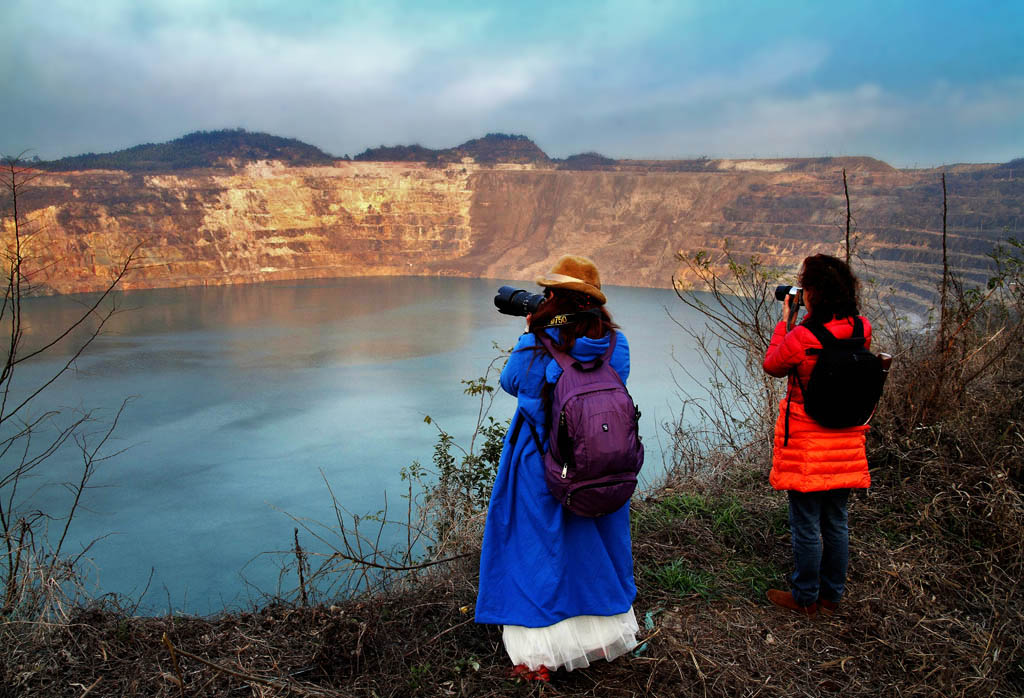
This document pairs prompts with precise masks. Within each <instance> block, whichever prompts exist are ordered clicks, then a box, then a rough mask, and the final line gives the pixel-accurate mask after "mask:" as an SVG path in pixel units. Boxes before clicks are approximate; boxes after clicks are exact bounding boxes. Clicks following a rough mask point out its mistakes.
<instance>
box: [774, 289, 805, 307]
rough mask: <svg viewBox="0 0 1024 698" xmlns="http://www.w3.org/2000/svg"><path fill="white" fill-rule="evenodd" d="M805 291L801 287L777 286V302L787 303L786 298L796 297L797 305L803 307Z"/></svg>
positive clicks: (795, 302)
mask: <svg viewBox="0 0 1024 698" xmlns="http://www.w3.org/2000/svg"><path fill="white" fill-rule="evenodd" d="M803 291H804V290H803V289H802V288H800V287H799V286H776V287H775V300H777V301H785V300H786V296H794V304H795V305H803V302H804V294H803Z"/></svg>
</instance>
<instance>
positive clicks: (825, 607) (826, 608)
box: [818, 599, 839, 616]
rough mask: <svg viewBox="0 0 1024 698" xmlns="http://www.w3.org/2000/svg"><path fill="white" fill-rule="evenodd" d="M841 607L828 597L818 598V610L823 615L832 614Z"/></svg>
mask: <svg viewBox="0 0 1024 698" xmlns="http://www.w3.org/2000/svg"><path fill="white" fill-rule="evenodd" d="M838 609H839V604H837V603H836V602H835V601H828V600H826V599H818V612H819V613H821V615H823V616H831V615H832V614H833V613H835V612H836V611H837V610H838Z"/></svg>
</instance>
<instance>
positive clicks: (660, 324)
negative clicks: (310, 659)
mask: <svg viewBox="0 0 1024 698" xmlns="http://www.w3.org/2000/svg"><path fill="white" fill-rule="evenodd" d="M504 283H511V284H513V285H515V286H517V287H523V288H529V289H531V290H533V288H532V284H523V283H522V282H519V283H515V282H508V281H492V280H469V279H436V278H369V279H337V280H326V281H309V282H290V283H272V284H261V285H252V286H235V287H220V288H188V289H166V290H152V291H134V292H129V293H124V294H121V295H120V297H119V301H118V302H119V305H120V306H121V307H122V309H123V311H122V312H120V313H119V314H117V315H116V316H115V317H114V319H113V320H112V321H111V322H110V323H109V324H108V326H107V328H106V331H105V333H104V334H103V335H102V336H100V337H99V338H98V339H97V340H96V341H95V342H94V343H93V344H92V346H90V347H89V349H88V351H87V353H86V354H85V355H83V356H82V357H80V358H79V359H78V360H77V361H76V362H75V363H74V370H73V371H72V372H69V373H68V374H66V375H65V376H64V377H62V378H61V379H60V380H58V381H57V382H56V383H54V384H53V385H52V386H51V387H50V388H49V389H47V391H46V392H45V393H44V394H43V395H42V397H41V398H39V399H38V400H37V402H36V403H35V404H34V405H33V412H35V413H37V414H38V413H39V412H41V411H42V410H44V409H62V410H63V413H62V415H61V417H59V418H58V419H63V420H66V419H68V418H70V415H72V414H73V413H75V412H76V411H80V410H88V409H91V410H94V411H95V412H94V414H96V416H97V417H98V418H100V421H99V422H97V424H96V425H95V428H93V429H92V432H93V433H94V436H93V437H92V442H93V443H95V440H96V439H97V438H98V434H99V433H100V431H101V430H102V428H103V424H104V423H105V422H104V420H109V418H110V417H111V416H112V413H113V412H114V411H116V409H117V407H118V406H119V405H120V404H121V401H122V400H123V399H124V398H126V397H129V396H131V399H130V401H129V404H128V406H127V408H126V409H125V411H124V414H123V415H122V417H121V420H120V422H119V425H118V427H117V430H116V432H115V436H114V438H113V439H112V440H111V442H110V443H109V444H108V448H107V452H112V451H116V450H120V449H127V450H126V451H125V452H124V453H121V454H120V455H118V456H116V457H114V458H112V459H110V460H108V461H105V462H103V463H102V465H101V467H100V468H99V469H98V471H97V474H96V477H95V479H94V480H93V485H94V486H95V487H94V488H92V489H90V490H89V491H88V492H87V494H86V497H85V502H86V505H87V507H88V509H87V510H84V511H82V512H80V514H79V515H78V517H77V518H76V520H75V523H74V526H73V527H72V529H71V537H72V538H73V540H72V541H71V546H72V547H71V548H70V551H71V552H74V551H76V550H79V549H81V548H82V547H83V546H85V545H87V544H88V543H89V542H90V541H93V540H95V539H97V538H102V539H101V540H99V541H98V542H97V543H96V544H95V545H94V546H93V547H92V549H91V550H90V551H89V557H90V558H92V559H93V561H94V570H95V573H96V577H97V581H98V585H99V588H100V589H101V590H102V591H104V592H113V593H118V594H125V595H129V596H131V595H138V594H139V593H141V591H142V590H143V588H145V586H146V584H147V580H148V579H149V577H150V574H151V570H152V576H153V581H152V584H151V585H150V589H149V591H148V592H147V594H146V597H145V599H144V600H143V605H142V609H143V610H146V611H150V612H161V611H166V610H167V609H168V607H171V608H173V609H174V610H181V611H185V612H190V613H209V612H213V611H216V610H219V609H221V608H224V607H225V606H234V605H241V604H245V603H247V601H248V599H249V598H250V594H251V593H252V592H253V591H254V590H261V591H266V592H272V591H274V589H275V588H276V585H277V578H278V568H277V564H276V563H275V562H274V560H273V559H272V558H264V557H258V556H259V554H260V553H262V552H265V551H271V550H278V549H289V548H290V547H291V545H292V529H293V527H294V524H293V522H292V521H291V520H290V519H289V518H288V517H287V516H286V515H285V513H283V512H288V513H290V514H293V515H295V516H300V517H306V518H311V519H315V520H320V521H330V520H332V519H333V510H332V508H331V501H330V497H329V495H328V492H327V490H326V487H325V485H324V483H323V479H322V476H321V471H323V474H324V476H326V477H327V478H328V479H329V480H330V482H331V484H332V486H333V487H334V490H335V493H336V494H337V495H338V496H339V499H340V500H341V503H342V504H343V505H344V506H345V507H346V508H347V509H348V510H350V511H353V512H367V513H370V512H376V511H378V510H379V509H381V508H382V506H383V504H384V493H385V492H389V493H390V494H389V495H388V496H389V502H390V503H391V504H392V506H394V505H395V504H396V503H398V502H401V500H400V497H399V494H400V493H401V492H403V491H404V487H403V486H402V483H401V482H400V478H399V471H400V469H401V468H402V467H403V466H407V465H409V464H410V463H411V462H412V461H414V460H418V461H420V462H422V463H425V464H426V463H429V461H430V456H431V453H432V448H433V444H434V442H435V439H436V435H437V432H436V429H435V427H433V426H431V425H428V424H425V423H424V416H425V415H430V416H431V417H432V418H433V419H434V420H436V422H438V423H439V424H441V425H442V426H443V427H444V428H445V429H446V430H447V431H449V432H451V433H452V434H453V435H455V437H456V439H457V440H459V441H462V440H465V439H468V435H469V432H470V430H471V429H472V425H473V424H474V423H475V417H476V412H477V407H478V403H477V401H476V400H475V399H474V398H471V397H468V396H464V395H463V394H462V389H463V387H464V386H463V385H462V384H461V382H460V381H462V380H463V379H469V378H476V377H478V376H481V375H483V372H484V371H485V370H486V367H487V365H488V363H489V362H490V361H491V359H493V358H494V357H495V356H496V354H497V353H498V352H497V351H496V350H495V349H494V347H493V344H494V343H495V342H497V343H498V344H499V345H500V346H502V347H506V348H507V347H511V346H512V345H513V344H514V343H515V341H516V339H517V337H518V335H519V333H520V332H521V331H522V324H523V321H522V319H520V318H511V317H508V316H503V315H500V314H498V313H497V312H496V311H495V310H494V308H493V305H492V301H491V299H492V298H493V295H494V292H495V290H496V289H497V287H498V286H499V285H501V284H504ZM608 297H609V308H610V309H611V311H612V313H613V315H614V317H615V319H616V320H617V321H618V322H619V323H620V324H621V325H622V326H623V330H624V331H625V332H626V334H627V337H628V338H629V342H630V346H631V350H632V364H633V367H632V373H631V376H630V381H629V388H630V391H631V393H632V394H633V396H634V398H635V399H636V401H637V402H638V403H639V404H640V405H641V408H642V409H643V412H644V418H643V420H642V425H641V426H642V431H643V434H644V438H645V444H646V447H647V450H648V453H647V465H646V466H645V474H646V475H647V477H648V479H650V478H651V477H652V476H653V475H654V474H656V473H657V471H658V470H659V466H660V464H661V463H662V455H661V450H660V445H661V443H662V442H664V440H665V439H664V436H663V435H662V434H661V433H660V431H661V430H660V429H659V428H658V425H659V424H660V423H663V422H665V421H667V420H670V419H672V418H673V417H674V416H675V412H676V411H677V409H678V402H679V401H678V398H677V396H676V392H677V389H676V385H675V383H674V382H673V381H674V377H673V373H674V374H675V378H680V377H682V376H680V371H679V370H678V367H676V370H675V371H674V372H673V371H672V368H673V353H674V354H675V356H676V357H682V358H683V360H684V361H687V360H689V359H687V357H691V356H692V355H693V354H692V350H691V349H690V348H689V338H688V337H687V336H686V335H685V334H684V333H683V332H682V331H681V330H680V329H679V328H678V327H677V326H676V324H675V323H674V322H672V321H671V320H670V319H669V317H668V315H667V313H666V307H668V308H671V310H672V314H673V316H674V317H675V318H676V319H677V320H681V321H683V322H688V321H693V320H694V318H692V317H690V316H689V315H688V311H687V310H686V309H685V308H683V307H682V304H681V303H679V302H678V300H676V298H675V295H674V293H673V292H671V291H665V290H651V289H633V288H621V287H612V288H609V289H608ZM81 302H82V299H81V298H74V297H68V298H44V299H33V300H32V301H31V303H29V307H28V316H29V318H30V324H31V330H32V333H31V334H30V337H29V343H30V344H31V343H33V342H36V343H38V341H39V338H40V337H43V336H46V335H47V334H48V333H50V332H52V331H53V330H54V329H56V328H59V327H64V326H66V325H67V324H68V322H69V321H71V319H72V318H73V317H74V316H75V314H76V313H78V312H80V309H81V306H80V303H81ZM70 351H71V344H70V343H64V344H62V345H61V346H59V347H57V348H56V349H55V350H51V351H50V352H48V353H47V354H46V355H45V357H44V358H42V359H41V360H34V361H32V362H30V363H29V364H28V365H25V366H24V368H23V370H22V371H21V372H20V373H19V374H18V376H17V380H16V385H15V389H16V390H18V389H21V390H25V389H27V386H30V385H33V384H36V383H38V381H39V380H40V379H41V378H43V377H45V376H47V375H49V374H52V372H53V371H54V370H55V369H56V368H58V367H59V366H60V365H62V364H63V363H64V362H66V361H67V360H68V358H69V352H70ZM682 378H683V379H685V380H689V379H686V378H685V377H682ZM499 393H500V391H499ZM514 407H515V404H514V400H513V399H512V398H511V397H509V396H508V395H505V394H504V393H501V394H500V395H499V397H498V398H497V399H496V401H495V404H494V414H495V416H497V417H499V418H501V419H507V418H508V417H510V416H511V414H512V411H513V410H514ZM80 463H81V454H80V452H77V451H76V449H75V448H74V447H73V444H66V445H65V447H64V448H62V449H61V451H59V452H58V453H57V454H56V455H54V456H53V457H51V458H50V459H49V460H48V461H47V463H46V466H45V472H43V471H40V472H39V473H38V475H37V477H35V478H34V479H33V481H32V487H33V488H34V489H32V490H31V492H32V500H31V501H32V505H33V506H35V507H38V508H40V509H42V510H43V511H48V512H53V511H58V510H59V509H60V507H61V505H62V504H65V503H66V501H67V496H68V495H67V492H66V490H65V489H64V488H63V487H61V486H60V484H59V483H60V482H62V481H64V480H66V479H72V478H74V477H75V473H76V472H77V467H78V464H80ZM104 536H105V537H104ZM254 558H256V559H254ZM243 568H244V577H245V579H244V580H243V578H242V576H241V575H240V571H241V570H242V569H243Z"/></svg>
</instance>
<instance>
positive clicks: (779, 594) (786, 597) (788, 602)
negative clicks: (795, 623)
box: [766, 589, 818, 618]
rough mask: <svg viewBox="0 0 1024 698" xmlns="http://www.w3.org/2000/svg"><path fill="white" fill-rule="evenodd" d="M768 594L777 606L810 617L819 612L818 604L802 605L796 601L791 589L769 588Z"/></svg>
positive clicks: (769, 598)
mask: <svg viewBox="0 0 1024 698" xmlns="http://www.w3.org/2000/svg"><path fill="white" fill-rule="evenodd" d="M766 596H767V597H768V600H769V601H771V602H772V603H773V604H775V605H776V606H781V607H782V608H788V609H789V610H791V611H796V612H797V613H802V614H803V615H805V616H807V617H808V618H812V617H813V616H814V614H816V613H817V612H818V604H816V603H812V604H811V605H810V606H801V605H800V604H798V603H797V602H796V599H794V598H793V593H792V592H790V591H781V590H779V589H769V590H768V593H767V594H766Z"/></svg>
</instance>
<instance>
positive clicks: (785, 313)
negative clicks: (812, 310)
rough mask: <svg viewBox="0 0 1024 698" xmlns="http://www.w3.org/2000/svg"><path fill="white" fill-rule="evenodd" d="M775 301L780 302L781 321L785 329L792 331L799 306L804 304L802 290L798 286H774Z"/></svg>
mask: <svg viewBox="0 0 1024 698" xmlns="http://www.w3.org/2000/svg"><path fill="white" fill-rule="evenodd" d="M775 300H778V301H782V321H783V322H785V323H786V328H787V329H790V330H791V329H793V325H795V324H796V318H797V315H798V314H799V313H800V306H801V305H803V304H804V290H803V289H802V288H800V287H799V286H776V287H775Z"/></svg>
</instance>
